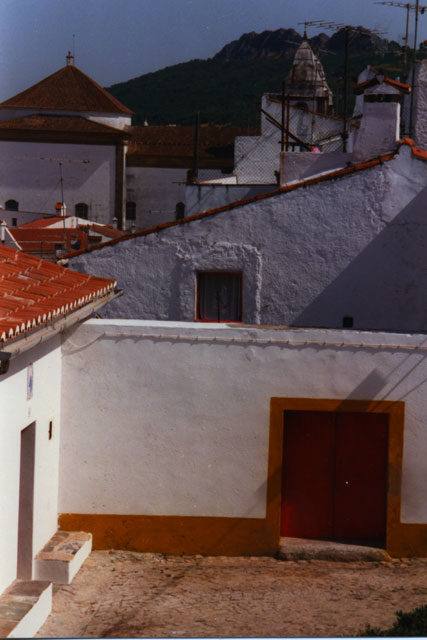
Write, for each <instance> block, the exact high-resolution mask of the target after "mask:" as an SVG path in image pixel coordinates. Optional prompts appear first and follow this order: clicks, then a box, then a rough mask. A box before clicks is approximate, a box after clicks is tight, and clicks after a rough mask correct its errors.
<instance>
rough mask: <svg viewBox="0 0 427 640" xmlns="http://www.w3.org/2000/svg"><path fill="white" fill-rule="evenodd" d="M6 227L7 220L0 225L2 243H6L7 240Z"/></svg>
mask: <svg viewBox="0 0 427 640" xmlns="http://www.w3.org/2000/svg"><path fill="white" fill-rule="evenodd" d="M6 229H7V222H6V221H5V220H3V221H2V223H1V225H0V241H1V243H2V244H4V243H5V240H6Z"/></svg>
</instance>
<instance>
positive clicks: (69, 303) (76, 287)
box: [0, 246, 117, 342]
mask: <svg viewBox="0 0 427 640" xmlns="http://www.w3.org/2000/svg"><path fill="white" fill-rule="evenodd" d="M116 284H117V283H116V281H115V280H109V279H106V278H94V277H92V276H88V275H86V274H82V273H77V272H75V271H70V270H69V269H65V268H64V267H60V266H58V265H56V264H53V263H51V262H47V261H46V260H41V259H40V258H36V257H34V256H29V255H26V254H25V253H22V252H21V251H17V250H15V249H11V248H9V247H5V246H0V340H1V341H2V342H5V341H7V340H10V339H12V338H15V337H17V336H19V335H21V334H25V333H27V332H28V331H31V330H32V329H35V328H40V327H41V326H43V325H46V324H48V323H49V322H51V321H52V320H55V319H57V318H60V317H64V316H66V315H68V314H69V313H71V312H73V311H75V310H76V309H78V308H81V307H84V306H85V305H87V304H89V303H91V302H94V301H95V300H97V299H100V298H102V297H104V296H106V295H107V294H108V293H110V292H111V291H113V290H114V289H115V287H116Z"/></svg>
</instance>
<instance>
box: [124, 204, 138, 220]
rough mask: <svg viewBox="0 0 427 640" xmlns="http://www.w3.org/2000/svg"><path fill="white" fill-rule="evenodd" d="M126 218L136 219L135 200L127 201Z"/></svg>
mask: <svg viewBox="0 0 427 640" xmlns="http://www.w3.org/2000/svg"><path fill="white" fill-rule="evenodd" d="M126 220H136V203H135V202H126Z"/></svg>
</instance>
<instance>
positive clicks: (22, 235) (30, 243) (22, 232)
mask: <svg viewBox="0 0 427 640" xmlns="http://www.w3.org/2000/svg"><path fill="white" fill-rule="evenodd" d="M8 232H9V233H10V235H11V236H12V238H13V240H14V241H15V243H16V245H17V247H18V248H19V249H21V250H22V251H24V252H25V253H37V255H39V256H41V257H45V258H46V257H47V256H48V255H51V256H55V254H56V246H57V245H62V244H63V242H64V229H63V228H62V229H61V228H60V227H54V228H51V227H32V226H31V223H27V224H26V225H25V226H21V227H10V228H9V229H8ZM94 239H96V238H94ZM100 240H101V238H100V237H99V238H98V241H100ZM78 241H80V247H81V248H83V249H85V248H87V246H88V242H89V238H88V235H87V233H85V232H84V231H81V230H80V229H73V228H71V229H70V228H68V227H67V228H66V229H65V245H66V248H67V249H68V250H71V248H72V247H71V243H72V242H78Z"/></svg>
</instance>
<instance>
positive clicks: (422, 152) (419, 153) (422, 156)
mask: <svg viewBox="0 0 427 640" xmlns="http://www.w3.org/2000/svg"><path fill="white" fill-rule="evenodd" d="M400 144H401V145H402V144H407V145H408V146H409V147H411V151H412V155H413V156H414V157H415V158H418V160H427V150H426V149H421V148H420V147H416V146H415V142H414V141H413V140H412V139H411V138H403V140H401V141H400Z"/></svg>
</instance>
